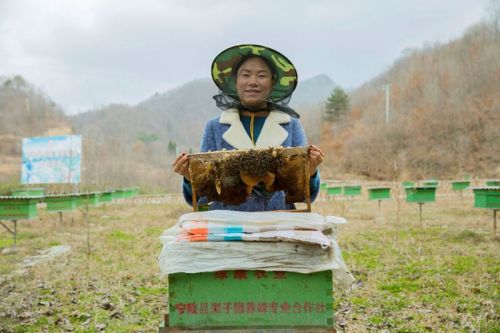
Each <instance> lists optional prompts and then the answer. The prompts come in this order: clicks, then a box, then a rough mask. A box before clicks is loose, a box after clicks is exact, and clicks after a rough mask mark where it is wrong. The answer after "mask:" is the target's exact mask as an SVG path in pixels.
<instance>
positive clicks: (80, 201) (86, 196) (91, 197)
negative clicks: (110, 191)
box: [76, 192, 100, 207]
mask: <svg viewBox="0 0 500 333" xmlns="http://www.w3.org/2000/svg"><path fill="white" fill-rule="evenodd" d="M99 194H100V193H99V192H90V193H80V194H79V195H78V198H77V200H76V205H77V207H82V206H86V205H89V206H91V207H94V206H97V205H98V204H99Z"/></svg>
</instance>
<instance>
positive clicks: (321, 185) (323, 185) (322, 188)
mask: <svg viewBox="0 0 500 333" xmlns="http://www.w3.org/2000/svg"><path fill="white" fill-rule="evenodd" d="M327 187H328V183H321V184H320V185H319V188H320V190H326V188H327Z"/></svg>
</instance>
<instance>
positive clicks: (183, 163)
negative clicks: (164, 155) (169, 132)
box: [172, 152, 191, 181]
mask: <svg viewBox="0 0 500 333" xmlns="http://www.w3.org/2000/svg"><path fill="white" fill-rule="evenodd" d="M172 167H173V169H174V172H175V173H178V174H179V175H181V176H183V177H184V178H186V179H187V180H188V181H191V178H190V177H189V156H188V154H186V153H185V152H183V153H182V154H180V155H179V156H177V158H176V159H175V161H174V162H173V163H172Z"/></svg>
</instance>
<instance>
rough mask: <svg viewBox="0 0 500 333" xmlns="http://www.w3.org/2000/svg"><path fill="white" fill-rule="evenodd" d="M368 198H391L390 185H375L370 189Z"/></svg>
mask: <svg viewBox="0 0 500 333" xmlns="http://www.w3.org/2000/svg"><path fill="white" fill-rule="evenodd" d="M368 198H369V199H370V200H386V199H390V198H391V188H390V187H374V188H369V189H368Z"/></svg>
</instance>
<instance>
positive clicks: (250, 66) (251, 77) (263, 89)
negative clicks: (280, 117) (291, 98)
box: [236, 57, 273, 108]
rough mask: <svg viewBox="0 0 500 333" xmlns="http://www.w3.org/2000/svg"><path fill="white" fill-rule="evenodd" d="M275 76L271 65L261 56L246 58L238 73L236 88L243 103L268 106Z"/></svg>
mask: <svg viewBox="0 0 500 333" xmlns="http://www.w3.org/2000/svg"><path fill="white" fill-rule="evenodd" d="M272 86H273V77H272V73H271V70H270V69H269V66H267V64H266V63H265V62H264V60H262V59H261V58H258V57H255V58H250V59H248V60H246V61H245V62H244V63H243V64H242V65H241V66H240V68H238V72H237V73H236V90H237V92H238V97H239V98H240V101H241V104H243V105H244V106H248V107H251V108H263V107H266V106H267V102H266V99H267V98H268V97H269V94H270V93H271V88H272Z"/></svg>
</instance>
